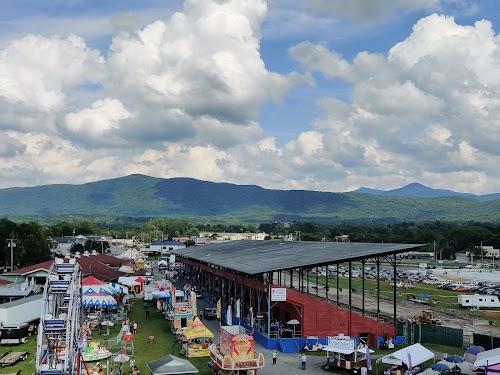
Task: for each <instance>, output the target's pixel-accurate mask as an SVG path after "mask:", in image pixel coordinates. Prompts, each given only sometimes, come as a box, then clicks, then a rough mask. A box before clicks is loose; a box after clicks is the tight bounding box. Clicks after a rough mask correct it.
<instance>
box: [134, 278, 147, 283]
mask: <svg viewBox="0 0 500 375" xmlns="http://www.w3.org/2000/svg"><path fill="white" fill-rule="evenodd" d="M135 281H137V282H138V283H141V284H142V283H143V282H144V281H146V280H144V279H143V278H142V277H138V278H137V279H135Z"/></svg>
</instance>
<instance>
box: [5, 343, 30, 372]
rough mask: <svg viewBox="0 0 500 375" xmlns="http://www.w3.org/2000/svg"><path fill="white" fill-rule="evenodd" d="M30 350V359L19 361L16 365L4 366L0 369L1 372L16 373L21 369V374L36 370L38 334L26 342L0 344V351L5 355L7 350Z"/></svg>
mask: <svg viewBox="0 0 500 375" xmlns="http://www.w3.org/2000/svg"><path fill="white" fill-rule="evenodd" d="M10 351H12V352H28V353H29V355H28V359H27V360H26V361H22V362H18V363H17V364H16V365H14V366H9V367H4V368H2V369H1V370H0V374H8V373H15V372H17V371H21V374H23V375H24V374H28V375H31V374H32V373H33V372H34V371H35V357H36V336H31V337H29V339H28V342H27V343H26V344H21V345H2V346H0V353H1V355H3V354H4V353H6V352H10Z"/></svg>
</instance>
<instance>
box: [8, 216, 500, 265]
mask: <svg viewBox="0 0 500 375" xmlns="http://www.w3.org/2000/svg"><path fill="white" fill-rule="evenodd" d="M201 231H204V232H209V233H222V232H241V233H243V232H257V231H261V232H266V233H269V234H270V236H269V237H268V238H269V239H271V238H280V237H283V236H289V235H292V236H294V237H298V234H299V233H300V239H301V240H302V241H334V240H335V237H336V236H339V235H349V238H350V240H351V241H353V242H375V243H377V242H399V243H424V244H427V245H426V247H425V248H424V249H425V250H427V251H432V250H433V243H434V242H435V243H436V248H437V249H438V250H440V251H441V252H442V254H443V258H446V259H450V258H453V256H454V254H455V253H456V252H460V251H472V252H475V253H478V252H479V250H478V249H477V246H479V245H480V244H481V243H482V244H483V245H493V246H495V247H496V248H498V247H500V223H480V222H468V223H452V222H444V221H434V222H424V223H418V222H401V223H394V224H320V223H308V222H272V223H262V224H260V225H259V224H246V223H205V222H199V221H195V220H185V219H166V218H152V219H149V220H143V221H140V222H139V221H130V222H127V221H120V222H114V223H112V224H109V223H99V222H92V221H90V220H63V221H60V222H56V223H50V224H48V223H39V222H35V221H31V222H22V223H17V222H13V221H10V220H8V219H0V264H2V263H4V264H6V265H10V249H9V246H8V240H7V239H8V238H14V239H15V241H16V248H15V250H14V263H15V265H16V267H20V266H25V265H29V264H33V263H37V262H40V261H43V260H47V259H50V257H51V252H50V246H51V243H53V240H54V239H55V238H57V237H62V236H72V235H73V234H76V235H78V234H82V235H90V234H97V235H106V236H110V237H111V236H112V237H113V238H136V239H137V240H139V241H143V242H150V241H152V240H155V239H172V238H175V237H187V238H189V237H192V236H198V235H199V234H200V232H201ZM107 245H108V244H105V246H106V247H107ZM101 246H102V244H101V243H100V242H95V243H89V244H88V246H87V244H86V245H85V248H86V249H96V250H99V249H101Z"/></svg>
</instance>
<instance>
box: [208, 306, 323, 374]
mask: <svg viewBox="0 0 500 375" xmlns="http://www.w3.org/2000/svg"><path fill="white" fill-rule="evenodd" d="M202 306H203V302H200V304H199V308H202ZM203 323H204V324H205V325H206V326H207V327H208V328H209V329H210V330H211V331H212V332H213V333H214V335H215V342H217V343H218V342H219V330H220V328H219V322H218V321H217V320H204V321H203ZM255 350H256V351H257V352H260V353H264V357H265V358H266V362H265V363H266V364H265V366H264V369H263V370H262V371H261V372H260V374H262V375H295V374H297V375H299V374H301V375H305V374H323V375H324V374H327V372H325V371H323V370H322V369H321V365H323V364H325V363H326V354H325V355H321V356H320V355H308V356H307V368H306V370H305V371H303V370H301V369H300V354H289V353H280V352H277V355H278V359H277V361H276V362H277V364H276V366H273V365H272V363H273V360H272V358H273V357H272V355H273V354H272V351H271V350H267V349H264V347H263V346H262V345H260V344H259V343H255Z"/></svg>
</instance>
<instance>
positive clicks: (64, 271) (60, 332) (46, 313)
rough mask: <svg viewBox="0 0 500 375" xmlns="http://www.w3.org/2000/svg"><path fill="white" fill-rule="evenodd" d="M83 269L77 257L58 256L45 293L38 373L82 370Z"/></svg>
mask: <svg viewBox="0 0 500 375" xmlns="http://www.w3.org/2000/svg"><path fill="white" fill-rule="evenodd" d="M81 290H82V287H81V270H80V266H79V264H78V263H77V262H76V260H75V259H69V261H68V262H65V261H64V260H63V259H55V261H54V264H53V265H52V267H51V268H50V271H49V276H48V277H47V282H46V284H45V290H44V294H43V309H42V313H41V319H40V325H39V327H38V338H37V355H36V374H37V375H70V374H79V373H80V372H81V370H80V364H81V361H80V359H81V358H80V350H79V344H80V324H81V314H82V311H81Z"/></svg>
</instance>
